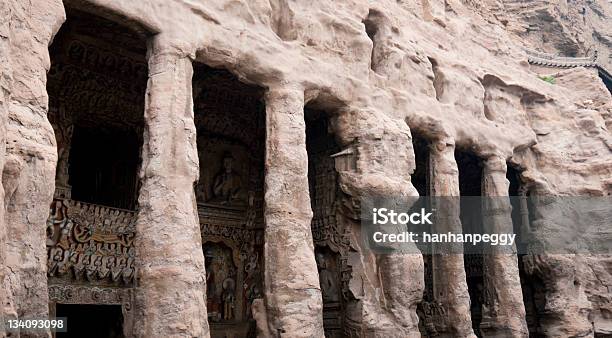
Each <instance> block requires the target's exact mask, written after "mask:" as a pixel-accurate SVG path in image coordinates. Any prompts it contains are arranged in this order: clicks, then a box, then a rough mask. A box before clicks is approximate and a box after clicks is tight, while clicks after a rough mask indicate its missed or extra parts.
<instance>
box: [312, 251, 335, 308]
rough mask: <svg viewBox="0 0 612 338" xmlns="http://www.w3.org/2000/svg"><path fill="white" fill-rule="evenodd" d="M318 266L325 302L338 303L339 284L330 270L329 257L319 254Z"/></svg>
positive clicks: (317, 258) (317, 257) (317, 256)
mask: <svg viewBox="0 0 612 338" xmlns="http://www.w3.org/2000/svg"><path fill="white" fill-rule="evenodd" d="M316 260H317V266H318V268H319V284H320V285H321V293H322V294H323V301H324V302H337V301H338V282H337V279H336V276H335V274H334V272H333V271H332V270H330V269H329V265H328V260H329V258H328V256H327V255H326V254H324V253H322V252H317V255H316Z"/></svg>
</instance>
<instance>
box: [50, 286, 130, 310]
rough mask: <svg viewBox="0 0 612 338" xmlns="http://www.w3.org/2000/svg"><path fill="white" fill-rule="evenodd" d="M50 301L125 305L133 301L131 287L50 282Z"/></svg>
mask: <svg viewBox="0 0 612 338" xmlns="http://www.w3.org/2000/svg"><path fill="white" fill-rule="evenodd" d="M49 301H50V302H55V303H60V304H98V305H123V306H127V307H128V309H129V307H130V304H131V302H132V290H131V289H129V288H116V287H102V286H86V285H65V284H49Z"/></svg>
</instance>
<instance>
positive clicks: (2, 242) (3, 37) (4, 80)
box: [0, 2, 14, 337]
mask: <svg viewBox="0 0 612 338" xmlns="http://www.w3.org/2000/svg"><path fill="white" fill-rule="evenodd" d="M9 15H10V10H9V5H8V3H7V2H3V3H2V4H0V16H1V17H3V18H4V17H9ZM8 36H9V25H8V22H4V23H3V24H2V25H0V64H1V65H2V66H0V173H2V171H3V170H2V169H3V168H4V158H5V155H6V139H5V138H6V121H7V116H8V97H9V93H10V87H9V85H10V75H9V74H10V69H9V55H8V51H9V50H10V49H9V40H8ZM0 177H1V176H0ZM0 203H1V204H2V205H0V288H1V289H2V290H6V291H5V292H2V293H0V321H2V322H4V320H5V318H7V317H8V316H14V314H13V309H12V298H13V297H12V296H11V295H10V294H9V293H8V292H7V291H8V290H10V289H9V285H8V280H6V275H7V273H8V271H7V270H8V269H7V268H6V224H5V222H4V188H3V187H2V179H0ZM0 337H5V333H4V332H0Z"/></svg>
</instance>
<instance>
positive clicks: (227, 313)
mask: <svg viewBox="0 0 612 338" xmlns="http://www.w3.org/2000/svg"><path fill="white" fill-rule="evenodd" d="M235 300H236V281H234V279H233V278H232V277H228V278H226V279H225V280H224V281H223V319H225V320H232V319H234V302H235Z"/></svg>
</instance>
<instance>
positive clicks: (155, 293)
mask: <svg viewBox="0 0 612 338" xmlns="http://www.w3.org/2000/svg"><path fill="white" fill-rule="evenodd" d="M148 55H149V81H148V84H147V97H146V103H145V131H144V143H143V149H142V161H143V163H142V168H141V172H140V179H141V184H142V186H141V188H140V196H139V198H138V203H139V213H138V221H137V224H136V236H137V237H136V240H135V246H136V250H137V251H136V252H137V282H136V283H137V285H136V309H135V311H136V312H135V318H134V323H135V329H134V331H135V336H137V337H208V336H209V329H208V323H207V318H206V317H207V316H206V300H205V297H206V295H205V290H206V286H205V284H206V277H205V276H206V275H205V274H206V273H205V271H204V254H203V252H202V239H201V237H200V227H199V221H198V215H197V207H196V200H195V193H194V189H193V186H194V182H195V181H196V180H197V177H198V173H199V169H198V168H199V165H198V153H197V149H196V131H195V124H194V120H193V102H192V92H191V81H192V74H193V69H192V65H191V60H190V59H189V57H187V55H185V54H183V53H181V52H180V51H175V50H171V49H165V48H164V46H160V45H159V44H158V40H155V39H154V40H153V41H152V42H151V43H150V44H149V51H148Z"/></svg>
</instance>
